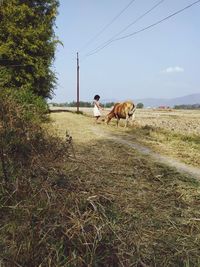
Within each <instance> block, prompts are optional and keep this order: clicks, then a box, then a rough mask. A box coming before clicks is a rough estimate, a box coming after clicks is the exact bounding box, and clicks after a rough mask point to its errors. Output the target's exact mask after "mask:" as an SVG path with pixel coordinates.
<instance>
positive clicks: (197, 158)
mask: <svg viewBox="0 0 200 267" xmlns="http://www.w3.org/2000/svg"><path fill="white" fill-rule="evenodd" d="M81 110H82V111H83V112H84V113H86V114H89V115H90V116H91V115H92V109H89V108H82V109H81ZM107 113H108V110H105V111H104V113H103V115H104V116H105V115H106V114H107ZM115 124H116V122H115V121H114V120H113V122H112V123H111V125H112V126H113V127H114V126H115ZM123 125H124V121H123V120H122V121H121V126H123ZM109 130H110V131H111V132H113V133H114V134H115V135H116V134H117V135H119V136H123V135H124V136H125V135H126V134H127V133H128V134H129V136H127V135H126V137H127V138H129V140H132V139H133V140H135V141H137V142H140V143H142V144H144V145H145V146H148V147H151V148H152V149H153V150H154V151H157V152H160V153H162V154H165V155H168V156H171V157H173V158H175V159H178V160H180V161H182V162H184V163H186V164H189V165H192V166H196V167H199V166H200V111H199V110H173V109H172V110H159V109H158V110H156V109H155V110H153V109H137V111H136V121H135V123H134V126H133V127H132V128H129V129H127V130H126V131H125V130H124V129H123V128H122V127H120V128H119V129H118V131H116V129H115V128H114V129H112V127H110V128H109Z"/></svg>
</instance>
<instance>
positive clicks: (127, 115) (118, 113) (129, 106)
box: [106, 101, 136, 127]
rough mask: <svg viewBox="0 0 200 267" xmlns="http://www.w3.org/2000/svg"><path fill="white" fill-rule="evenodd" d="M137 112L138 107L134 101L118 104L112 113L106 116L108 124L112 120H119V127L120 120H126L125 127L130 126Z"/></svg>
mask: <svg viewBox="0 0 200 267" xmlns="http://www.w3.org/2000/svg"><path fill="white" fill-rule="evenodd" d="M135 110H136V106H135V105H134V103H133V102H132V101H125V102H123V103H116V104H115V105H114V107H113V108H112V110H111V111H110V113H108V115H107V116H106V117H107V119H106V122H107V124H108V123H109V122H110V120H111V119H112V118H116V119H117V126H118V124H119V120H120V119H125V120H126V123H125V127H127V126H128V121H129V120H130V119H131V120H132V121H133V120H134V118H135V114H134V113H135Z"/></svg>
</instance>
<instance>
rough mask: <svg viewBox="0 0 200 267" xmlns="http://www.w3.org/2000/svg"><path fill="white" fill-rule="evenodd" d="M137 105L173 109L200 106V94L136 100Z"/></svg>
mask: <svg viewBox="0 0 200 267" xmlns="http://www.w3.org/2000/svg"><path fill="white" fill-rule="evenodd" d="M135 102H136V103H139V102H142V103H143V104H144V106H145V107H158V106H169V107H173V106H174V105H184V104H185V105H192V104H200V93H197V94H191V95H186V96H182V97H176V98H169V99H167V98H142V99H135Z"/></svg>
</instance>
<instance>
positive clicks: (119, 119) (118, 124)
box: [117, 116, 120, 127]
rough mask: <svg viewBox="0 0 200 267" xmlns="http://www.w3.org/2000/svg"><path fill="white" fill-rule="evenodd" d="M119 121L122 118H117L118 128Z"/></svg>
mask: <svg viewBox="0 0 200 267" xmlns="http://www.w3.org/2000/svg"><path fill="white" fill-rule="evenodd" d="M119 120H120V118H119V117H118V116H117V127H118V125H119Z"/></svg>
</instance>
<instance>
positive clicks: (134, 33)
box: [86, 0, 200, 56]
mask: <svg viewBox="0 0 200 267" xmlns="http://www.w3.org/2000/svg"><path fill="white" fill-rule="evenodd" d="M199 2H200V0H198V1H195V2H193V3H191V4H190V5H188V6H185V7H184V8H182V9H180V10H178V11H176V12H174V13H172V14H171V15H169V16H167V17H165V18H163V19H161V20H158V21H157V22H155V23H153V24H151V25H149V26H147V27H145V28H142V29H140V30H138V31H135V32H133V33H130V34H127V35H124V36H122V37H119V38H116V39H112V41H110V42H109V43H107V44H105V45H104V46H103V47H101V48H99V49H98V50H96V51H94V52H92V53H90V54H87V55H86V56H91V55H93V54H96V53H98V52H99V51H100V50H102V49H103V48H105V47H106V46H108V45H109V44H110V43H112V42H115V41H119V40H122V39H125V38H129V37H131V36H133V35H136V34H138V33H141V32H143V31H146V30H148V29H150V28H153V27H155V26H156V25H158V24H160V23H162V22H164V21H166V20H168V19H170V18H172V17H174V16H176V15H177V14H179V13H181V12H183V11H185V10H186V9H188V8H190V7H192V6H194V5H196V4H198V3H199Z"/></svg>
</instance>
